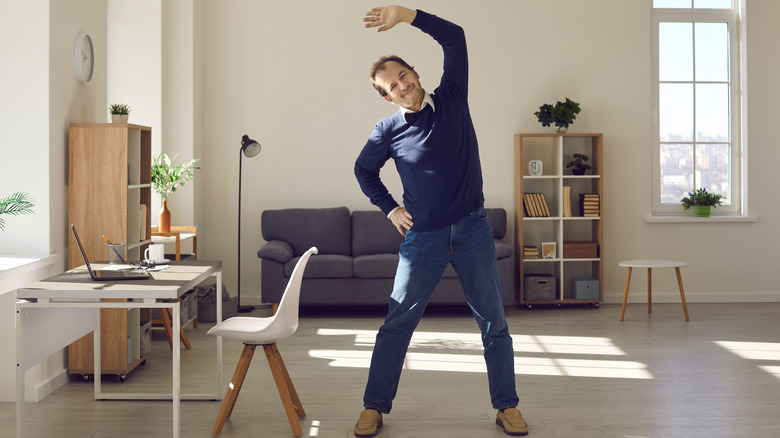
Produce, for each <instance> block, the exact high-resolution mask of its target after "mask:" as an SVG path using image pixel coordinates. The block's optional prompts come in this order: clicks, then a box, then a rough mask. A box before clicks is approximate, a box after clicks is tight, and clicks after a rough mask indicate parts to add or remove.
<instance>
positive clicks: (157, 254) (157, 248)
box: [144, 243, 165, 262]
mask: <svg viewBox="0 0 780 438" xmlns="http://www.w3.org/2000/svg"><path fill="white" fill-rule="evenodd" d="M164 259H165V245H163V244H161V243H151V244H149V246H148V247H147V248H146V250H145V251H144V261H147V262H148V261H151V260H154V261H155V262H161V261H163V260H164Z"/></svg>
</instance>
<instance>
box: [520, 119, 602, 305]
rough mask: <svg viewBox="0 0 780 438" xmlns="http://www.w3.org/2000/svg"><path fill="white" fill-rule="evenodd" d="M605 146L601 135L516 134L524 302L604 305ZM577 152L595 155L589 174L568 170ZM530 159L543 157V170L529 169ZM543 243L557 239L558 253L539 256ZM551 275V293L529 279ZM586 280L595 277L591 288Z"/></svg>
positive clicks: (555, 241)
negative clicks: (536, 172) (583, 287)
mask: <svg viewBox="0 0 780 438" xmlns="http://www.w3.org/2000/svg"><path fill="white" fill-rule="evenodd" d="M602 147H603V138H602V134H574V133H566V134H515V248H516V250H517V251H518V254H522V255H523V256H522V257H517V258H516V270H515V278H516V279H518V284H517V290H518V291H519V294H518V297H517V301H518V302H519V303H520V304H523V305H526V306H528V307H529V308H530V307H532V305H533V304H557V305H562V304H573V303H589V304H592V305H594V306H595V307H599V304H600V303H601V301H602V298H603V294H602V289H603V281H602V280H603V263H602V261H603V248H604V245H603V243H604V242H603V236H604V233H603V212H604V205H603V201H604V199H603V185H604V175H603V169H604V168H603V164H602ZM575 153H579V154H585V155H587V156H588V157H589V158H590V160H589V161H588V164H590V165H591V169H590V170H589V171H588V172H586V174H585V175H573V174H572V172H571V170H569V169H566V163H568V162H569V161H571V160H572V157H573V155H574V154H575ZM531 160H540V161H542V163H543V169H544V172H543V174H541V175H533V176H532V175H530V174H529V172H528V163H529V162H530V161H531ZM542 243H545V244H548V245H550V244H551V243H555V245H554V246H555V247H557V250H556V252H555V256H554V257H553V258H544V257H543V256H542V257H538V256H536V257H535V254H538V252H537V251H538V250H537V251H534V248H542ZM550 246H553V245H550ZM542 254H543V255H544V249H543V250H542ZM547 276H551V277H552V281H551V284H552V287H553V288H554V291H553V294H552V297H550V296H549V292H547V294H548V295H544V294H539V290H538V289H539V287H538V286H539V285H538V282H537V283H533V282H531V283H528V279H529V278H542V277H547ZM582 279H589V280H594V281H595V282H594V281H592V282H590V283H587V285H588V290H587V293H584V292H583V291H582V290H580V285H581V283H580V282H579V280H582ZM575 280H577V281H575ZM529 287H533V291H531V290H528V288H529ZM594 287H595V288H596V289H597V290H596V291H594V290H593V288H594Z"/></svg>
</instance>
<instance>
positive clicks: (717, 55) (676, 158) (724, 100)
mask: <svg viewBox="0 0 780 438" xmlns="http://www.w3.org/2000/svg"><path fill="white" fill-rule="evenodd" d="M658 38H659V41H658V57H659V58H658V62H659V65H658V68H659V70H658V79H659V82H658V87H659V88H658V98H659V102H658V110H659V131H660V132H659V140H660V144H659V156H658V159H660V175H659V176H660V185H661V190H660V194H661V203H662V204H679V202H680V200H681V199H682V198H683V197H684V196H686V195H687V193H688V192H689V191H692V190H694V189H698V188H702V187H703V188H706V189H707V191H709V192H712V193H719V194H721V195H723V199H722V203H723V204H724V205H729V204H730V203H731V199H730V193H731V174H732V172H731V169H732V168H731V166H732V165H733V163H732V162H731V161H732V160H731V153H732V150H731V148H732V139H731V132H730V131H731V130H730V126H731V112H730V103H731V102H730V92H731V91H730V87H731V86H732V85H731V83H730V77H729V26H728V23H711V22H710V23H702V22H661V23H659V28H658ZM694 132H695V133H696V134H695V136H694Z"/></svg>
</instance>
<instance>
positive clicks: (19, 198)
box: [0, 192, 35, 231]
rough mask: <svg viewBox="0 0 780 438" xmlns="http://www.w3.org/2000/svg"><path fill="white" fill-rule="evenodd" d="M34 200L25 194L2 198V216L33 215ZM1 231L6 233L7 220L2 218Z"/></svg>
mask: <svg viewBox="0 0 780 438" xmlns="http://www.w3.org/2000/svg"><path fill="white" fill-rule="evenodd" d="M33 207H35V204H33V199H32V198H31V197H30V195H28V194H27V193H25V192H16V193H14V194H13V195H11V196H6V197H5V198H0V215H3V214H11V215H14V216H19V215H22V214H33V209H32V208H33ZM0 231H5V220H3V218H1V217H0Z"/></svg>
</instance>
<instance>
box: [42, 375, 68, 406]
mask: <svg viewBox="0 0 780 438" xmlns="http://www.w3.org/2000/svg"><path fill="white" fill-rule="evenodd" d="M68 380H70V377H69V376H68V370H67V369H64V370H62V371H60V372H59V373H57V374H56V375H55V376H53V377H52V378H51V379H49V380H46V381H44V382H42V383H40V384H39V385H36V386H35V389H34V393H33V398H34V400H33V401H34V402H35V403H38V402H39V401H41V400H43V399H44V398H46V397H47V396H48V395H49V394H52V393H54V391H56V390H58V389H60V387H62V386H63V385H65V384H66V383H68Z"/></svg>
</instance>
